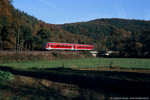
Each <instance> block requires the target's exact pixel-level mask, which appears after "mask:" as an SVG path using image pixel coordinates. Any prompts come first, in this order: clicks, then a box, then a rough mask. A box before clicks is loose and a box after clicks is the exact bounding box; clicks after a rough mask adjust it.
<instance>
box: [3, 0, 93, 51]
mask: <svg viewBox="0 0 150 100" xmlns="http://www.w3.org/2000/svg"><path fill="white" fill-rule="evenodd" d="M83 39H85V40H87V41H88V42H90V43H92V39H90V38H88V37H86V36H83V35H80V34H78V35H76V34H72V33H70V32H67V31H65V30H62V29H60V28H59V27H57V26H55V25H53V24H47V23H45V22H43V21H40V20H38V19H36V18H35V17H33V16H30V15H28V14H27V13H25V12H22V11H20V10H18V9H15V8H14V7H13V5H12V0H0V49H1V50H16V49H17V50H40V49H41V47H42V44H43V43H44V42H48V41H52V42H68V43H83Z"/></svg>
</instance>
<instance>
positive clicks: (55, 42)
mask: <svg viewBox="0 0 150 100" xmlns="http://www.w3.org/2000/svg"><path fill="white" fill-rule="evenodd" d="M47 43H56V44H70V45H73V44H76V43H58V42H47ZM76 45H87V46H94V45H89V44H76Z"/></svg>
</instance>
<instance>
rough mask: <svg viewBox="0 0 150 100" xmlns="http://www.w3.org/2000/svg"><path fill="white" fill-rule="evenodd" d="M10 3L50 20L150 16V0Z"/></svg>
mask: <svg viewBox="0 0 150 100" xmlns="http://www.w3.org/2000/svg"><path fill="white" fill-rule="evenodd" d="M13 5H14V7H15V8H17V9H19V10H20V11H24V12H26V13H27V14H29V15H31V16H34V17H36V18H37V19H39V20H42V21H44V22H46V23H50V24H64V23H74V22H81V21H82V22H83V21H84V22H86V21H90V20H94V19H101V18H123V19H139V20H150V0H13Z"/></svg>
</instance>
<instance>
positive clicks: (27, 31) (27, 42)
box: [21, 25, 33, 50]
mask: <svg viewBox="0 0 150 100" xmlns="http://www.w3.org/2000/svg"><path fill="white" fill-rule="evenodd" d="M21 30H22V33H23V40H24V43H23V44H24V49H27V50H29V49H32V42H33V35H32V31H31V28H30V27H29V26H27V25H23V26H22V28H21Z"/></svg>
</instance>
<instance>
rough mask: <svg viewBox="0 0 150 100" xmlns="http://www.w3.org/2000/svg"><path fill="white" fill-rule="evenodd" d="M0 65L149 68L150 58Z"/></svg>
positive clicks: (9, 64)
mask: <svg viewBox="0 0 150 100" xmlns="http://www.w3.org/2000/svg"><path fill="white" fill-rule="evenodd" d="M0 66H9V67H15V68H20V67H21V68H58V67H64V68H78V69H82V68H101V67H106V68H107V67H110V66H112V67H119V68H146V69H150V59H142V58H87V59H76V60H50V61H30V62H7V63H0Z"/></svg>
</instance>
